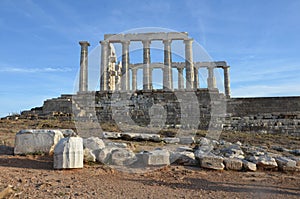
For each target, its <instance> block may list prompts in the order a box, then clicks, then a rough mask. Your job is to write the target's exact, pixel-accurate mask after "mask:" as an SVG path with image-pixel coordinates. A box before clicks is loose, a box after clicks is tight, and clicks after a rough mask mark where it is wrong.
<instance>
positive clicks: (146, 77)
mask: <svg viewBox="0 0 300 199" xmlns="http://www.w3.org/2000/svg"><path fill="white" fill-rule="evenodd" d="M142 42H143V57H144V61H143V64H144V66H143V90H151V89H152V82H151V80H152V69H150V62H151V60H150V43H151V41H150V40H144V41H142Z"/></svg>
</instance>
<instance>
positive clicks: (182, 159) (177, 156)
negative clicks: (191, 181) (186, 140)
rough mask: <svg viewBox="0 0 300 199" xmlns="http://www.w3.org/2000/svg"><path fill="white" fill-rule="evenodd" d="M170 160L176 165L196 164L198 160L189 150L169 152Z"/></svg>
mask: <svg viewBox="0 0 300 199" xmlns="http://www.w3.org/2000/svg"><path fill="white" fill-rule="evenodd" d="M170 162H171V163H174V164H178V165H185V166H196V165H198V161H197V160H196V159H195V155H194V153H193V152H190V151H180V152H178V151H176V152H170Z"/></svg>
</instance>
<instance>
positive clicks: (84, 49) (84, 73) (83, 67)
mask: <svg viewBox="0 0 300 199" xmlns="http://www.w3.org/2000/svg"><path fill="white" fill-rule="evenodd" d="M79 44H80V46H81V53H80V76H79V92H85V91H88V47H89V46H90V44H89V42H87V41H80V42H79Z"/></svg>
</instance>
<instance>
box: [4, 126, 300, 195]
mask: <svg viewBox="0 0 300 199" xmlns="http://www.w3.org/2000/svg"><path fill="white" fill-rule="evenodd" d="M43 122H44V123H43V124H41V121H23V122H20V121H19V122H16V121H15V122H8V121H1V122H0V141H1V142H2V143H0V145H1V144H2V145H3V144H5V145H12V144H13V138H14V135H15V133H16V132H18V130H20V129H22V128H41V127H43V126H42V125H44V127H45V128H46V127H47V128H49V127H48V126H49V125H50V124H45V121H43ZM55 123H56V124H57V125H56V126H57V127H58V128H61V127H64V128H71V127H72V124H70V123H69V124H66V123H58V122H55ZM51 125H53V124H51ZM51 125H50V126H51ZM50 128H51V127H50ZM222 136H223V138H224V139H229V140H231V141H232V140H235V139H236V140H240V141H242V142H243V141H244V142H247V143H252V144H256V145H265V146H268V145H280V146H285V147H289V148H295V147H297V146H298V148H299V146H300V145H299V142H300V141H299V138H295V137H289V136H278V137H277V135H273V136H269V135H259V137H256V136H254V135H253V134H250V135H249V134H246V135H245V134H242V133H232V134H230V133H227V134H225V133H224V135H222ZM0 154H1V153H0ZM8 185H12V186H13V190H14V193H13V194H11V195H10V196H9V197H8V198H300V172H298V173H283V172H277V171H257V172H234V171H211V170H204V169H201V168H196V167H183V166H175V165H174V166H173V165H172V166H167V167H163V168H159V169H158V170H155V171H152V172H149V173H141V174H134V173H123V172H120V171H117V170H114V169H111V168H110V167H108V166H106V165H99V164H93V165H85V168H84V169H75V170H53V160H52V157H49V156H37V155H36V156H35V155H27V156H12V155H0V192H1V190H3V189H4V188H5V187H7V186H8Z"/></svg>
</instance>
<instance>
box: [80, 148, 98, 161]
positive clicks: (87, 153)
mask: <svg viewBox="0 0 300 199" xmlns="http://www.w3.org/2000/svg"><path fill="white" fill-rule="evenodd" d="M83 161H84V162H96V156H95V154H94V153H93V152H92V151H91V150H90V149H88V148H85V149H84V150H83Z"/></svg>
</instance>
